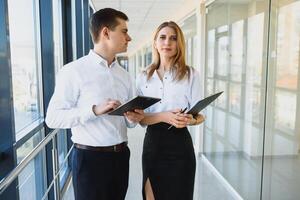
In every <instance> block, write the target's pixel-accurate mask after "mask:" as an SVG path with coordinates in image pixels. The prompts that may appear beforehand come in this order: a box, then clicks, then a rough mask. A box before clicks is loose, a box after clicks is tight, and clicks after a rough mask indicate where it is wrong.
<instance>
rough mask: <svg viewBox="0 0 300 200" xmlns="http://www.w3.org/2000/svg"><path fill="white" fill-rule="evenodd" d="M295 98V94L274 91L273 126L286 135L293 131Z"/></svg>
mask: <svg viewBox="0 0 300 200" xmlns="http://www.w3.org/2000/svg"><path fill="white" fill-rule="evenodd" d="M296 97H297V95H296V94H295V93H291V92H284V91H280V90H277V91H276V97H275V98H276V99H275V107H274V109H275V115H274V120H275V123H274V124H275V127H276V128H278V129H281V130H283V131H286V132H287V133H288V132H289V131H294V129H295V117H296Z"/></svg>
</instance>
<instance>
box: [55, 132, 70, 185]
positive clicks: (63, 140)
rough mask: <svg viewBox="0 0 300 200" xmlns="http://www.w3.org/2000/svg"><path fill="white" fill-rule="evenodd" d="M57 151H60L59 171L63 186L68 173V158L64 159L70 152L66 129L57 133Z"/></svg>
mask: <svg viewBox="0 0 300 200" xmlns="http://www.w3.org/2000/svg"><path fill="white" fill-rule="evenodd" d="M57 151H58V164H59V170H60V173H59V179H60V186H61V187H63V186H64V183H65V180H66V176H67V173H68V159H66V161H64V160H65V158H66V156H67V153H68V149H67V132H66V130H59V133H57Z"/></svg>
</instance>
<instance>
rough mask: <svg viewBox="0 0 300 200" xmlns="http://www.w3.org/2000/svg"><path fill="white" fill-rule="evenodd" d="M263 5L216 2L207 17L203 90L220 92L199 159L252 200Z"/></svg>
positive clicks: (257, 178) (257, 167)
mask: <svg viewBox="0 0 300 200" xmlns="http://www.w3.org/2000/svg"><path fill="white" fill-rule="evenodd" d="M268 2H269V1H268V0H263V1H255V0H250V1H239V2H237V1H234V0H228V1H221V0H216V1H214V2H213V3H211V4H209V6H208V7H207V16H206V26H207V30H206V72H207V73H206V75H205V84H206V85H205V90H204V91H205V92H206V94H209V93H210V92H211V91H214V92H218V91H224V93H223V94H222V95H221V96H220V97H219V98H218V99H217V100H216V102H215V103H214V104H212V106H211V108H210V110H207V111H206V118H207V121H206V122H205V126H204V155H205V157H206V158H207V159H208V160H209V161H210V162H211V164H212V165H213V166H214V167H215V168H216V169H217V170H218V171H219V172H220V173H221V175H222V176H223V177H224V178H225V179H226V180H227V181H228V183H229V184H230V185H231V186H232V187H233V188H234V189H235V190H236V191H237V193H238V194H239V195H240V196H241V197H242V198H244V199H251V200H256V199H259V198H260V189H261V175H262V172H261V169H262V157H261V156H262V150H263V132H262V130H263V129H262V127H263V124H262V121H263V120H262V119H264V105H263V103H264V98H265V93H263V92H264V91H266V90H265V89H264V88H263V87H264V84H262V82H263V80H265V79H266V78H265V77H263V76H264V75H265V70H266V67H265V66H263V64H264V63H266V60H264V59H266V58H265V57H264V56H263V55H265V51H266V48H265V44H266V42H267V41H268V39H267V38H265V35H266V34H265V31H266V30H267V27H268V26H267V25H266V22H267V21H265V18H264V15H265V12H267V10H268ZM214 84H215V85H214ZM208 115H210V116H208Z"/></svg>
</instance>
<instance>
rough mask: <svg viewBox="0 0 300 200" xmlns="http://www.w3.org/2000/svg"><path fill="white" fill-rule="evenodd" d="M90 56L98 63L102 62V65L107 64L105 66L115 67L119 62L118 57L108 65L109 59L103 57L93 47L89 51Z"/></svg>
mask: <svg viewBox="0 0 300 200" xmlns="http://www.w3.org/2000/svg"><path fill="white" fill-rule="evenodd" d="M89 57H91V58H92V59H93V61H95V62H96V63H98V64H100V65H101V66H105V67H114V66H116V64H117V63H118V62H117V59H116V58H115V59H114V61H113V62H112V63H111V65H110V66H108V63H107V60H105V59H104V58H102V56H100V55H98V54H97V53H96V52H95V51H94V50H92V49H91V50H90V52H89Z"/></svg>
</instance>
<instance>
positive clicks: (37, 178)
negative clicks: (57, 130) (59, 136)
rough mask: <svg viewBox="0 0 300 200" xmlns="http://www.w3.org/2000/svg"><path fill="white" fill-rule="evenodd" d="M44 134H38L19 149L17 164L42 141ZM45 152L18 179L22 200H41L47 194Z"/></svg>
mask: <svg viewBox="0 0 300 200" xmlns="http://www.w3.org/2000/svg"><path fill="white" fill-rule="evenodd" d="M42 138H43V132H38V133H36V134H35V135H34V136H33V137H32V138H30V139H29V140H28V141H26V142H25V143H24V144H23V145H22V146H20V147H19V148H18V149H17V162H18V163H20V162H21V161H22V160H23V159H24V158H25V157H26V156H27V155H28V153H29V152H31V151H32V150H33V149H34V147H35V146H36V145H37V144H38V143H39V142H40V141H41V140H42ZM43 155H44V152H43V151H42V152H41V153H39V154H38V155H37V156H36V157H35V158H34V160H32V161H31V162H30V163H29V164H28V165H27V166H26V167H25V169H24V170H23V171H22V172H21V173H20V175H19V177H18V185H17V188H18V191H19V197H20V200H32V199H41V198H42V196H43V195H44V192H45V188H46V187H45V183H46V182H45V181H46V179H45V178H44V177H45V176H44V173H45V171H44V162H45V160H44V159H45V157H44V156H43Z"/></svg>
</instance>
